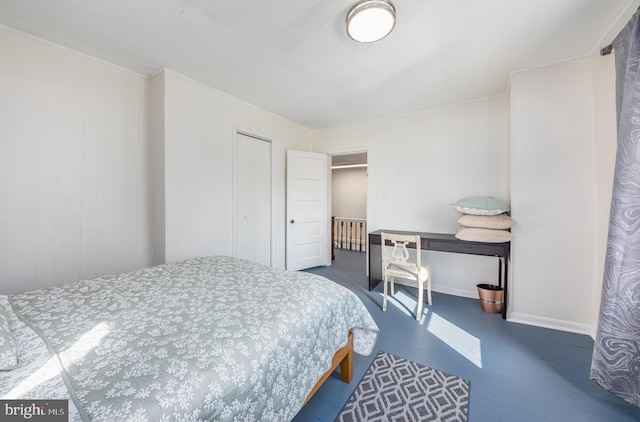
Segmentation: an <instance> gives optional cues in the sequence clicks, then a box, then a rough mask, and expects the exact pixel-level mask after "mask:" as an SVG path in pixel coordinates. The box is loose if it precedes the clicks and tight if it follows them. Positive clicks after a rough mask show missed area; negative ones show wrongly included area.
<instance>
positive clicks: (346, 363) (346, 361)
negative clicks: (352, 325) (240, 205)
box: [302, 331, 353, 406]
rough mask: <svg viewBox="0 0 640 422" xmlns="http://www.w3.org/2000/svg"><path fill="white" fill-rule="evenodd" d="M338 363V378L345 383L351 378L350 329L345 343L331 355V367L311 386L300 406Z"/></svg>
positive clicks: (351, 342) (351, 351)
mask: <svg viewBox="0 0 640 422" xmlns="http://www.w3.org/2000/svg"><path fill="white" fill-rule="evenodd" d="M338 365H340V378H342V381H344V382H346V383H347V384H348V383H350V382H351V380H352V379H353V333H352V332H351V331H349V336H348V339H347V344H346V345H345V346H344V347H343V348H341V349H339V350H338V351H337V352H336V354H335V355H333V360H332V361H331V368H330V369H329V370H328V371H327V372H325V373H324V375H323V376H322V378H320V381H318V383H317V384H316V385H315V386H314V387H313V389H312V390H311V392H310V393H309V395H308V396H307V398H306V399H305V400H304V403H302V406H304V405H305V404H307V402H308V401H309V400H310V399H311V397H313V395H314V394H315V393H316V391H318V390H319V389H320V387H321V386H322V384H324V382H325V381H326V380H327V378H329V376H330V375H331V374H332V373H333V371H335V369H336V368H337V367H338Z"/></svg>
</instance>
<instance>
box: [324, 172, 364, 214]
mask: <svg viewBox="0 0 640 422" xmlns="http://www.w3.org/2000/svg"><path fill="white" fill-rule="evenodd" d="M331 215H332V216H334V217H344V218H362V219H366V218H367V169H366V168H365V167H356V168H344V169H334V170H332V171H331Z"/></svg>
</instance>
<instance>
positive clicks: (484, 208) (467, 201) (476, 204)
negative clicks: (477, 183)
mask: <svg viewBox="0 0 640 422" xmlns="http://www.w3.org/2000/svg"><path fill="white" fill-rule="evenodd" d="M451 205H452V206H453V207H454V208H455V209H456V210H457V211H460V212H462V213H465V214H473V215H498V214H502V213H505V212H507V211H509V206H508V205H507V204H505V203H504V202H502V201H501V200H499V199H496V198H492V197H490V196H477V197H473V198H463V199H461V200H459V201H457V202H454V203H453V204H451Z"/></svg>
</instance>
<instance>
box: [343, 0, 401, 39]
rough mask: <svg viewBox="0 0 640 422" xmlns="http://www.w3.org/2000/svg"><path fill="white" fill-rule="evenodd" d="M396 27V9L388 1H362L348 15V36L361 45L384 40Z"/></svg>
mask: <svg viewBox="0 0 640 422" xmlns="http://www.w3.org/2000/svg"><path fill="white" fill-rule="evenodd" d="M395 26H396V8H395V7H394V6H393V3H391V2H390V1H388V0H361V1H359V2H357V3H356V4H354V5H353V6H352V7H351V9H350V10H349V13H347V34H349V37H351V39H352V40H354V41H358V42H361V43H367V42H374V41H378V40H381V39H383V38H384V37H386V36H387V35H389V33H390V32H391V31H392V30H393V28H394V27H395Z"/></svg>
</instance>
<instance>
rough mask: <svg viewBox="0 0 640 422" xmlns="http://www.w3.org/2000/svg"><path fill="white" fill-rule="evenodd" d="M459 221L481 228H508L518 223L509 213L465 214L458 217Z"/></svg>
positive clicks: (463, 224)
mask: <svg viewBox="0 0 640 422" xmlns="http://www.w3.org/2000/svg"><path fill="white" fill-rule="evenodd" d="M458 223H460V225H461V226H465V227H476V228H479V229H494V230H506V229H510V228H511V227H513V226H515V225H516V222H515V220H514V219H513V218H511V217H510V216H508V215H507V214H498V215H473V214H463V215H462V216H461V217H460V218H458Z"/></svg>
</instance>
